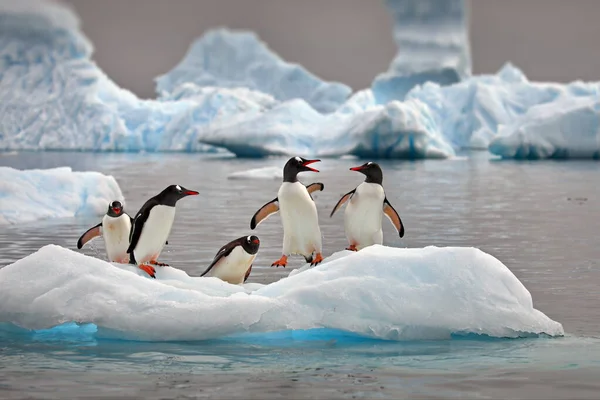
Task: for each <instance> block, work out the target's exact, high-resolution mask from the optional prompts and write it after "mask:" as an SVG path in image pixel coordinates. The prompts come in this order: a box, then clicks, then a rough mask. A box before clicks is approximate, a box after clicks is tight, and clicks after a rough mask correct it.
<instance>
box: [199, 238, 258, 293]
mask: <svg viewBox="0 0 600 400" xmlns="http://www.w3.org/2000/svg"><path fill="white" fill-rule="evenodd" d="M259 246H260V240H258V237H256V236H254V235H252V236H242V237H240V238H237V239H235V240H232V241H231V242H229V243H227V244H226V245H225V246H223V247H221V248H220V249H219V251H218V252H217V254H216V255H215V258H214V259H213V261H212V262H211V263H210V265H209V266H208V268H207V269H206V271H204V272H203V273H202V275H200V276H205V275H207V274H208V276H214V277H217V278H219V279H221V280H223V281H225V282H229V283H231V284H233V285H239V284H242V283H244V282H246V280H247V279H248V277H249V276H250V271H252V262H253V261H254V258H256V253H258V248H259Z"/></svg>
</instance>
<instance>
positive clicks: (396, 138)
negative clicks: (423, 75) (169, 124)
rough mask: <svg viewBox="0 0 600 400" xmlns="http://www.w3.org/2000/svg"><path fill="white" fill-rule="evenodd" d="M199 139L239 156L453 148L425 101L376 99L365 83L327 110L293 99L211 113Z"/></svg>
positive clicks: (392, 153)
mask: <svg viewBox="0 0 600 400" xmlns="http://www.w3.org/2000/svg"><path fill="white" fill-rule="evenodd" d="M199 140H200V141H201V142H202V143H205V144H208V145H212V146H217V147H223V148H225V149H227V150H228V151H230V152H232V153H234V154H236V155H237V156H239V157H264V156H267V155H300V156H305V157H335V156H343V155H354V156H357V157H364V158H402V159H418V158H448V157H451V156H453V155H454V154H455V152H454V149H453V148H452V146H451V145H450V144H449V143H448V142H447V141H446V140H445V138H444V137H443V136H442V134H441V131H440V129H439V124H438V122H437V120H436V119H435V118H434V116H433V115H432V114H431V113H430V112H429V109H428V108H427V106H426V105H425V104H424V103H422V102H421V101H418V100H411V101H407V102H399V101H392V102H390V103H388V104H385V105H379V104H376V102H375V99H374V97H373V92H372V91H371V90H368V89H367V90H364V91H361V92H358V93H356V94H355V95H354V96H352V97H351V98H350V99H349V100H348V102H346V103H345V104H344V105H342V107H340V108H339V109H338V110H337V111H336V112H335V113H332V114H328V115H323V114H320V113H318V112H316V111H315V110H314V109H313V108H312V107H310V105H308V104H307V103H306V102H304V101H303V100H292V101H289V102H285V103H282V104H280V105H277V106H276V107H274V108H272V109H270V110H267V111H265V112H264V113H262V114H256V115H252V116H249V115H248V114H241V115H238V116H235V117H232V118H224V119H219V120H217V119H215V120H214V121H213V122H212V123H211V125H210V129H207V130H205V131H204V133H200V134H199Z"/></svg>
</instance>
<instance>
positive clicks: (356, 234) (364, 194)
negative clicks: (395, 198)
mask: <svg viewBox="0 0 600 400" xmlns="http://www.w3.org/2000/svg"><path fill="white" fill-rule="evenodd" d="M350 170H351V171H358V172H361V173H363V174H365V175H366V176H367V178H366V179H365V181H364V182H363V183H361V184H360V185H358V186H357V187H356V188H355V189H354V190H352V191H351V192H348V193H346V194H345V195H344V196H342V198H341V199H340V201H338V202H337V204H336V205H335V207H333V210H332V211H331V214H330V215H329V217H332V216H333V213H335V212H336V210H337V209H338V208H339V207H341V206H342V205H343V204H344V203H345V202H346V201H348V200H350V202H349V203H348V206H346V212H345V214H344V225H345V230H346V238H347V239H348V243H349V244H350V246H349V247H347V248H346V250H352V251H358V250H360V249H362V248H365V247H367V246H371V245H373V244H382V243H383V231H382V230H381V219H382V217H383V214H385V215H386V216H387V217H388V218H389V219H390V221H391V222H392V224H393V225H394V227H395V228H396V230H397V231H398V233H399V235H400V237H403V236H404V225H403V224H402V220H401V219H400V216H399V215H398V213H397V212H396V210H395V209H394V207H392V205H391V204H390V202H389V201H388V199H387V198H386V197H385V192H384V190H383V186H382V184H383V172H382V171H381V168H380V167H379V165H377V164H376V163H374V162H367V163H365V164H363V165H361V166H360V167H354V168H350Z"/></svg>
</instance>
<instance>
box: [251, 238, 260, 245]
mask: <svg viewBox="0 0 600 400" xmlns="http://www.w3.org/2000/svg"><path fill="white" fill-rule="evenodd" d="M252 243H254V244H260V240H258V239H254V240H253V241H252Z"/></svg>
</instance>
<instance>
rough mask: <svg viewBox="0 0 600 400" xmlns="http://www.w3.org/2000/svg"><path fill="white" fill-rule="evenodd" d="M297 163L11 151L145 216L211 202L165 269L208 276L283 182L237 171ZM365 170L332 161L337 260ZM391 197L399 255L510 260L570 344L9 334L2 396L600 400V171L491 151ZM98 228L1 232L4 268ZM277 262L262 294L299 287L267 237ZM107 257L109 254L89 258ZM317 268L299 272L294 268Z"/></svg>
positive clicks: (328, 202) (398, 165)
mask: <svg viewBox="0 0 600 400" xmlns="http://www.w3.org/2000/svg"><path fill="white" fill-rule="evenodd" d="M284 162H285V160H284V159H280V158H270V159H266V160H238V159H234V158H228V157H226V156H202V155H193V154H189V155H188V154H91V153H19V154H10V153H4V154H2V153H0V165H2V166H12V167H15V168H20V169H24V168H51V167H58V166H71V167H72V168H73V169H74V170H79V171H85V170H93V171H100V172H103V173H106V174H111V175H113V176H114V177H115V178H116V179H117V181H118V182H119V184H120V186H121V189H122V190H123V193H124V195H125V199H126V210H127V211H129V212H130V213H131V214H134V213H135V212H136V211H137V210H138V208H139V207H140V206H141V205H142V204H143V203H144V201H145V200H146V199H147V198H149V197H151V196H153V195H155V194H156V193H158V192H159V191H160V190H162V189H163V188H164V187H165V186H167V185H169V184H173V183H177V184H181V185H183V186H185V187H187V188H190V189H195V190H198V191H200V192H201V196H200V197H196V198H190V199H185V200H183V201H181V202H180V203H179V204H178V207H177V216H176V222H175V225H174V227H173V230H172V233H171V237H170V238H169V245H168V246H167V247H166V248H165V252H163V254H162V257H161V258H162V260H163V261H164V262H168V263H170V264H171V265H173V266H174V267H177V268H180V269H183V270H185V271H187V272H188V273H189V274H190V275H199V274H200V273H202V271H203V270H204V268H205V267H206V266H207V265H208V263H209V262H210V261H211V260H212V257H213V256H214V254H215V252H216V250H217V249H218V248H219V247H220V246H222V245H223V244H225V243H226V242H228V241H229V240H231V239H233V238H235V237H239V236H242V235H247V234H250V233H251V232H252V231H250V229H249V222H250V218H251V217H252V215H253V213H254V212H255V211H256V209H257V208H258V207H259V206H261V205H262V204H264V203H265V202H266V201H269V200H271V199H272V198H273V197H275V195H276V192H277V189H278V187H279V184H280V181H279V180H272V181H260V180H253V181H249V180H248V181H244V180H228V179H227V176H228V175H229V174H230V173H232V172H237V171H241V170H246V169H250V168H258V167H262V166H269V165H282V164H283V163H284ZM362 162H363V161H357V160H351V159H347V160H334V159H332V160H324V161H323V162H322V163H321V165H320V166H319V167H318V168H319V169H320V170H321V171H322V172H321V173H320V174H311V173H304V174H302V175H301V179H302V180H303V182H304V183H310V182H314V181H320V182H323V183H324V184H325V191H324V192H320V193H317V194H315V195H314V197H315V200H316V202H317V206H318V208H319V217H320V223H321V229H322V233H323V236H324V252H325V255H328V254H331V253H333V252H334V251H338V250H340V249H342V248H343V247H345V246H346V242H345V237H344V233H343V213H342V214H339V213H338V214H336V215H335V216H334V217H333V218H329V213H330V211H331V208H332V207H333V205H334V204H335V203H336V202H337V200H338V199H339V197H340V196H341V195H343V194H344V193H346V192H348V191H349V190H351V189H353V188H354V187H355V186H356V185H357V184H358V183H360V182H361V181H362V175H360V174H357V173H354V172H351V171H348V168H349V167H351V166H355V165H359V164H362ZM381 165H382V167H383V169H384V172H385V179H384V186H385V189H386V194H387V197H388V199H389V200H390V201H391V202H392V204H393V205H394V206H395V208H396V209H397V210H398V212H399V213H400V215H401V217H402V219H403V222H404V223H405V225H406V235H405V237H404V238H403V239H399V238H398V237H397V236H396V234H395V232H394V231H393V228H392V226H391V225H390V224H389V223H388V221H387V220H385V221H384V243H385V244H386V245H390V246H399V247H423V246H427V245H437V246H474V247H479V248H481V249H482V250H484V251H486V252H488V253H490V254H492V255H494V256H495V257H497V258H499V259H500V260H501V261H502V262H504V264H506V265H507V266H508V267H509V268H510V269H511V270H512V271H513V273H514V274H515V275H516V276H517V277H518V278H519V279H520V280H521V281H522V282H523V283H524V285H525V286H526V287H527V288H528V289H529V291H530V292H531V294H532V296H533V300H534V305H535V307H536V308H537V309H539V310H541V311H542V312H544V313H545V314H547V315H548V316H549V317H550V318H552V319H554V320H557V321H559V322H561V323H562V324H563V326H564V327H565V331H566V332H567V335H566V337H564V338H559V339H546V338H537V339H519V340H491V339H487V340H486V339H482V338H462V339H453V340H448V341H422V342H401V343H388V342H382V341H374V340H364V339H360V338H356V337H353V336H340V334H339V333H328V332H323V333H322V335H321V336H320V337H313V338H312V339H311V340H305V337H303V336H301V335H298V334H296V333H290V332H283V333H277V334H273V335H272V336H269V337H267V338H265V337H258V338H255V339H245V340H239V339H238V340H234V339H223V340H211V341H206V342H196V343H141V342H127V341H111V340H97V339H96V338H95V337H94V334H93V330H91V329H90V330H89V331H86V330H85V329H77V330H71V331H70V330H69V329H68V328H65V330H64V331H59V332H57V331H56V330H53V331H50V332H44V331H41V332H35V333H31V334H26V335H24V334H15V333H11V332H9V331H8V330H7V329H4V330H2V329H0V398H27V397H35V398H53V399H59V398H66V397H114V398H120V397H123V396H129V397H144V398H175V397H184V398H185V397H200V398H260V399H267V398H269V399H270V398H324V399H325V398H327V399H329V398H431V397H433V398H465V397H469V398H473V397H476V398H531V399H540V398H544V399H551V398H598V396H599V393H600V382H599V381H598V377H600V324H599V322H598V321H600V261H599V260H600V247H599V246H598V234H597V220H598V216H599V215H600V214H599V212H598V210H599V209H600V208H599V206H600V175H599V172H600V164H598V163H597V162H578V161H573V162H512V161H499V160H493V159H490V156H489V155H487V154H485V153H472V154H466V155H465V157H461V158H458V159H456V160H452V161H420V162H391V161H390V162H381ZM98 222H99V218H98V217H92V218H81V219H68V220H60V221H57V220H48V221H39V222H35V223H29V224H23V225H19V226H2V227H0V267H2V266H4V265H7V264H9V263H12V262H14V261H16V260H18V259H20V258H23V257H24V256H26V255H28V254H30V253H32V252H35V251H36V250H38V249H39V248H40V247H41V246H43V245H46V244H50V243H52V244H58V245H61V246H64V247H68V248H71V249H75V248H76V247H75V244H76V241H77V238H78V237H79V236H80V235H81V233H82V232H84V231H85V230H86V229H87V228H89V227H90V226H92V225H95V224H97V223H98ZM256 233H257V234H258V235H259V237H260V238H261V250H260V252H259V256H258V258H257V261H256V262H255V268H254V269H253V271H252V275H251V277H250V281H254V282H261V283H269V282H272V281H275V280H277V279H280V278H281V277H283V276H287V274H288V273H289V269H290V268H289V267H288V268H287V269H285V270H283V269H274V268H270V267H268V266H269V265H270V264H271V263H272V262H273V261H275V260H276V259H277V258H279V256H280V251H281V237H282V228H281V222H280V220H279V218H278V217H272V218H270V219H268V220H267V221H265V222H263V223H262V224H261V225H260V227H258V228H257V230H256ZM84 252H85V253H86V254H89V255H94V256H97V257H100V258H104V257H105V253H104V248H103V243H102V241H95V242H94V244H93V246H90V247H87V248H86V249H84ZM301 265H302V259H301V258H292V259H291V262H290V265H289V266H290V267H291V268H295V267H298V266H301Z"/></svg>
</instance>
